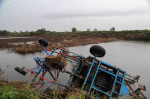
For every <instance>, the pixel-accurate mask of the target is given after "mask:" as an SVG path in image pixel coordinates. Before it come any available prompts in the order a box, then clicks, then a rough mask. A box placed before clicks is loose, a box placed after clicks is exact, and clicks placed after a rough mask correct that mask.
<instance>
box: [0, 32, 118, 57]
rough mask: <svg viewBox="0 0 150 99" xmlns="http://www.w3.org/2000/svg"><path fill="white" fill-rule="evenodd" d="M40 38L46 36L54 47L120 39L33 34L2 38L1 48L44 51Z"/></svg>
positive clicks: (28, 51) (50, 45) (26, 51)
mask: <svg viewBox="0 0 150 99" xmlns="http://www.w3.org/2000/svg"><path fill="white" fill-rule="evenodd" d="M39 38H44V39H46V40H47V41H48V42H49V46H48V48H53V47H61V48H63V47H72V46H81V45H87V44H97V43H103V42H112V41H116V40H119V39H117V38H113V37H110V38H105V37H97V36H96V35H94V36H93V35H76V36H73V35H69V36H66V35H49V36H32V37H29V38H14V37H13V39H10V38H9V39H0V42H1V43H0V48H1V49H2V48H9V49H11V50H12V51H14V52H17V53H21V54H25V53H33V52H39V51H42V49H41V47H40V44H39V43H38V42H37V41H38V39H39Z"/></svg>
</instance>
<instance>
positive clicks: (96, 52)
mask: <svg viewBox="0 0 150 99" xmlns="http://www.w3.org/2000/svg"><path fill="white" fill-rule="evenodd" d="M90 53H91V54H92V55H93V56H96V57H103V56H104V55H105V53H106V51H105V49H104V48H103V47H101V46H99V45H93V46H92V47H91V48H90Z"/></svg>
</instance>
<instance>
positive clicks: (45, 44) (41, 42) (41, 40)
mask: <svg viewBox="0 0 150 99" xmlns="http://www.w3.org/2000/svg"><path fill="white" fill-rule="evenodd" d="M38 42H39V43H40V44H41V45H43V46H44V47H47V46H48V42H47V41H46V40H45V39H43V38H40V39H39V40H38Z"/></svg>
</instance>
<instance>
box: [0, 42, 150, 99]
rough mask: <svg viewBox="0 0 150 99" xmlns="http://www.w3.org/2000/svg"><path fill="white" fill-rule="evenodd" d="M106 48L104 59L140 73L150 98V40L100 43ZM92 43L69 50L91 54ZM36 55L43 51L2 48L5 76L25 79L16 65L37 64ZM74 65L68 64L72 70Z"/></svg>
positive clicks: (0, 60)
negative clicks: (28, 52) (30, 52)
mask: <svg viewBox="0 0 150 99" xmlns="http://www.w3.org/2000/svg"><path fill="white" fill-rule="evenodd" d="M98 45H101V46H102V47H104V48H105V50H106V55H105V56H104V57H103V58H100V59H101V60H102V61H104V62H107V63H109V64H111V65H114V66H116V67H118V68H121V69H123V70H125V71H126V72H127V74H130V75H133V76H136V75H140V80H139V82H140V83H141V84H143V85H146V87H147V91H146V96H147V97H148V98H150V42H137V41H115V42H108V43H101V44H98ZM91 46H92V45H86V46H77V47H70V48H69V50H70V51H72V52H74V53H77V54H82V55H83V56H89V55H91V54H90V53H89V48H90V47H91ZM34 57H42V53H35V54H27V55H20V54H16V53H11V52H8V51H7V50H0V68H1V71H3V72H4V73H3V76H4V77H5V78H6V79H8V80H10V81H16V80H25V79H26V76H22V75H21V74H19V73H17V72H16V71H15V70H14V68H15V67H28V68H33V67H34V66H35V62H34ZM71 68H72V67H69V65H68V66H67V69H68V70H70V69H71ZM68 78H69V75H66V74H62V75H61V77H60V78H59V79H60V82H62V83H66V81H67V79H68Z"/></svg>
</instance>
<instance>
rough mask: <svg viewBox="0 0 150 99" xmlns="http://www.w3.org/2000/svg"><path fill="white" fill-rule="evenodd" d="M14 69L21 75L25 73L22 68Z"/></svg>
mask: <svg viewBox="0 0 150 99" xmlns="http://www.w3.org/2000/svg"><path fill="white" fill-rule="evenodd" d="M15 70H16V71H17V72H19V73H20V74H22V75H26V72H25V71H24V70H23V69H21V68H19V67H16V68H15Z"/></svg>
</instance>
